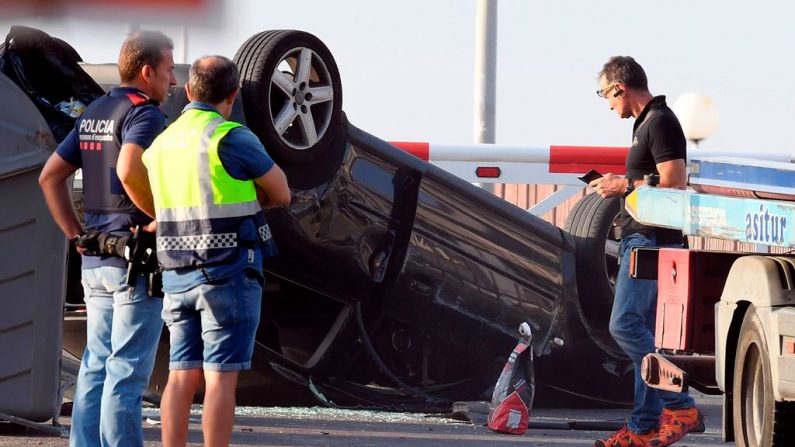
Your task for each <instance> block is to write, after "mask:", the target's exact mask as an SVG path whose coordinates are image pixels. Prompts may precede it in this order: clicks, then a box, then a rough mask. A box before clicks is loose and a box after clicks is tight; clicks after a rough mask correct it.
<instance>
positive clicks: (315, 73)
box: [270, 47, 334, 150]
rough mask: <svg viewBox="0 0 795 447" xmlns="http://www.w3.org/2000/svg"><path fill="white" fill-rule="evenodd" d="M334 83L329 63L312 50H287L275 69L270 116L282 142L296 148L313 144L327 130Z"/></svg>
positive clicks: (332, 103) (302, 148) (304, 148)
mask: <svg viewBox="0 0 795 447" xmlns="http://www.w3.org/2000/svg"><path fill="white" fill-rule="evenodd" d="M333 106H334V86H333V82H332V79H331V75H330V73H329V70H328V68H327V67H326V64H325V63H324V62H323V59H322V58H321V57H320V56H319V55H318V54H317V53H316V52H314V51H313V50H312V49H310V48H306V47H298V48H293V49H291V50H289V51H287V52H286V53H285V54H284V55H283V56H282V57H281V58H280V59H279V63H278V64H277V65H276V68H275V69H274V70H273V74H272V76H271V85H270V116H271V122H272V123H273V128H274V129H275V130H276V134H277V135H279V138H280V139H281V141H282V142H283V143H284V144H285V145H287V146H288V147H290V148H292V149H295V150H306V149H309V148H311V147H312V146H314V145H315V144H316V143H317V142H318V141H319V140H320V139H321V138H323V135H325V133H326V131H327V130H328V127H329V123H330V122H331V116H332V114H333V108H334V107H333Z"/></svg>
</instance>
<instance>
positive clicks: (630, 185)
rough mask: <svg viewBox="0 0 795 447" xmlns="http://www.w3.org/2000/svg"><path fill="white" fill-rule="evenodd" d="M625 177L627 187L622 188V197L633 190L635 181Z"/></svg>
mask: <svg viewBox="0 0 795 447" xmlns="http://www.w3.org/2000/svg"><path fill="white" fill-rule="evenodd" d="M626 179H627V189H626V190H624V197H626V196H628V195H630V194H631V193H632V191H634V190H635V181H634V180H632V179H631V178H629V177H626Z"/></svg>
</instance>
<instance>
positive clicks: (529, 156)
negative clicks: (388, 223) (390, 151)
mask: <svg viewBox="0 0 795 447" xmlns="http://www.w3.org/2000/svg"><path fill="white" fill-rule="evenodd" d="M391 144H392V145H394V146H396V147H398V148H400V149H403V150H404V151H406V152H408V153H410V154H413V155H414V156H416V157H418V158H420V159H422V160H425V161H427V162H428V163H431V164H432V165H434V166H437V167H439V168H441V169H444V170H445V171H447V172H449V173H451V174H453V175H455V176H457V177H460V178H462V179H464V180H466V181H468V182H472V183H527V184H545V185H546V184H551V185H563V187H562V188H560V189H558V190H557V191H555V192H554V193H552V194H551V195H549V196H548V197H546V198H545V199H544V200H542V201H540V202H538V203H537V204H536V205H534V206H533V207H532V208H530V209H528V211H529V212H531V213H533V214H535V215H542V214H544V213H546V212H547V211H549V210H551V209H553V208H555V207H556V206H558V205H559V204H561V203H563V202H564V201H565V200H566V199H568V198H569V197H571V196H573V195H574V194H576V193H577V192H578V191H580V190H582V188H583V187H584V186H585V185H584V184H583V183H582V182H581V181H580V180H579V179H578V178H577V177H578V176H581V175H583V174H584V173H586V172H588V171H589V170H591V169H595V170H596V171H599V172H600V173H602V174H606V173H608V172H612V173H613V174H622V175H623V174H624V173H625V169H624V161H625V159H626V157H627V151H628V150H629V148H627V147H604V146H548V147H529V146H506V145H501V144H431V143H422V142H406V141H393V142H391ZM688 156H689V157H696V158H704V157H738V156H746V157H752V158H756V159H759V160H770V161H781V162H786V163H791V162H793V160H794V159H795V157H793V154H790V153H787V152H754V153H751V154H749V153H744V152H738V151H717V150H706V149H695V150H689V151H688Z"/></svg>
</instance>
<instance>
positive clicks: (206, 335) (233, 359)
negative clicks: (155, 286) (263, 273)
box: [163, 270, 262, 371]
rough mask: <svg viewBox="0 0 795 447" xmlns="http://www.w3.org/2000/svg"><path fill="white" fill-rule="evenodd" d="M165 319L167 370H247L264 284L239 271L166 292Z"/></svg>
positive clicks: (257, 323)
mask: <svg viewBox="0 0 795 447" xmlns="http://www.w3.org/2000/svg"><path fill="white" fill-rule="evenodd" d="M165 295H166V296H165V298H164V299H163V320H164V321H165V322H166V325H167V326H168V331H169V333H170V342H171V351H170V360H169V364H168V367H169V369H172V370H174V369H204V370H205V371H240V370H244V369H250V368H251V356H252V354H253V352H254V336H255V335H256V333H257V326H258V325H259V317H260V309H261V305H262V286H261V285H260V283H259V277H258V276H257V274H256V273H254V274H250V273H248V272H247V271H246V270H241V271H239V272H237V273H235V274H233V275H232V276H230V277H228V278H224V279H222V280H219V281H218V282H217V283H214V284H199V285H197V286H195V287H193V288H191V289H188V290H186V291H184V292H180V293H168V292H166V294H165Z"/></svg>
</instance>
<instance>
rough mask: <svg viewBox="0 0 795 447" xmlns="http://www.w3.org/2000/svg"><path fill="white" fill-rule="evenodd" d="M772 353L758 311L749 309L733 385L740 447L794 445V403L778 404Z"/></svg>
mask: <svg viewBox="0 0 795 447" xmlns="http://www.w3.org/2000/svg"><path fill="white" fill-rule="evenodd" d="M769 359H770V351H769V349H768V346H767V341H766V339H765V332H764V329H763V328H762V322H761V321H760V319H759V317H758V316H757V314H756V308H755V307H754V306H749V307H748V309H747V310H746V312H745V317H744V318H743V324H742V327H741V328H740V339H739V340H738V342H737V355H736V357H735V362H734V379H733V384H732V395H733V408H732V411H733V414H732V415H733V419H734V441H735V442H736V443H737V446H738V447H760V446H773V447H783V446H790V445H793V443H795V427H793V426H792V417H793V416H794V415H795V412H794V411H793V408H794V407H793V403H791V402H776V401H775V399H774V397H773V379H772V374H771V371H770V361H769Z"/></svg>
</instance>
